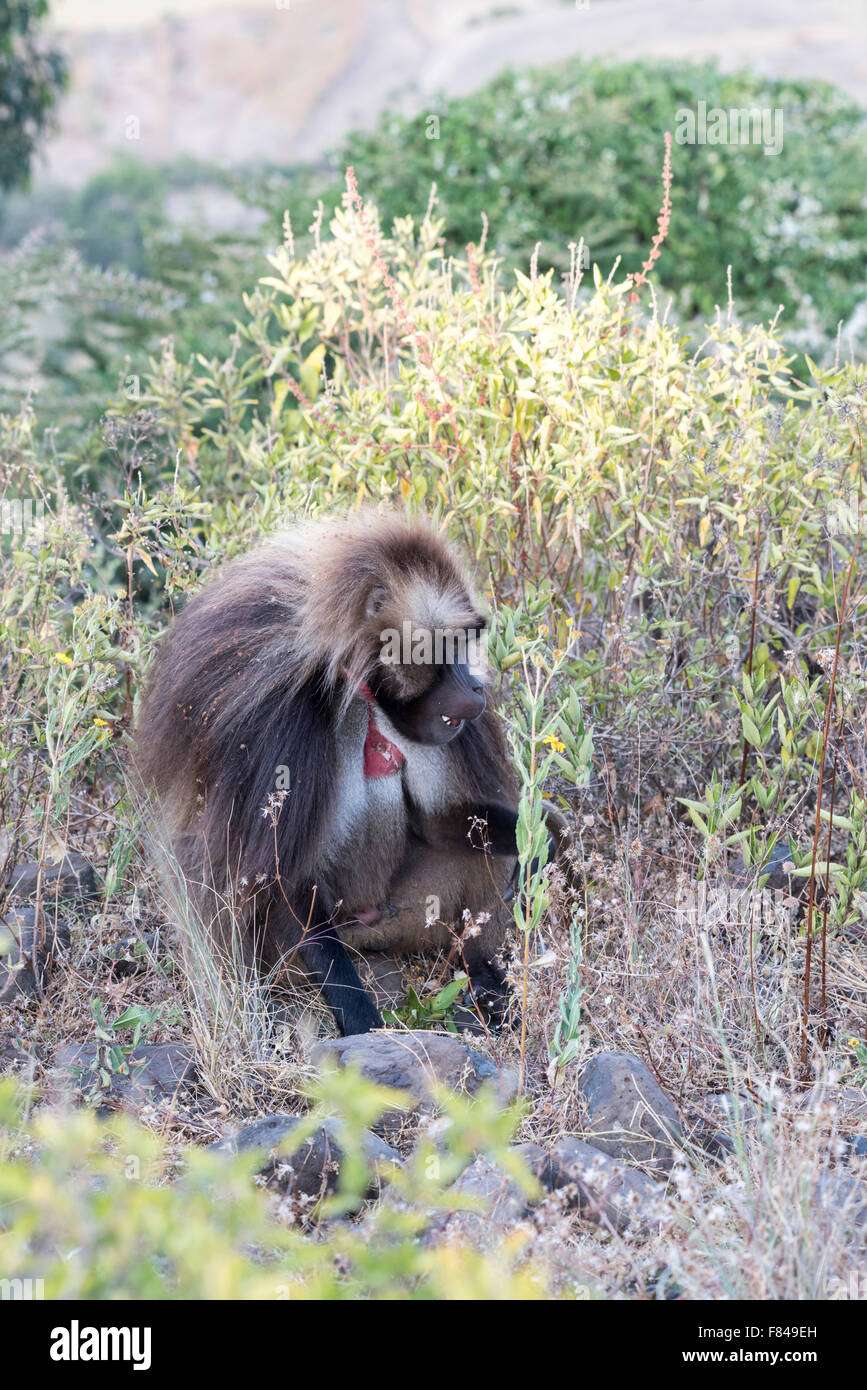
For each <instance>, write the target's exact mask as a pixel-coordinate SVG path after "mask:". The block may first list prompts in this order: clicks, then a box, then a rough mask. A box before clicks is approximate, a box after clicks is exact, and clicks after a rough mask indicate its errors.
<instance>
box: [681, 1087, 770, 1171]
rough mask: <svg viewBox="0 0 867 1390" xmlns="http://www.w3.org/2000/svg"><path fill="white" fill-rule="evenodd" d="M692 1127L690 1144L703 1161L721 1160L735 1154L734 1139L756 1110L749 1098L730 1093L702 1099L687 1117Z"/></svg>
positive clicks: (753, 1118) (755, 1116) (752, 1119)
mask: <svg viewBox="0 0 867 1390" xmlns="http://www.w3.org/2000/svg"><path fill="white" fill-rule="evenodd" d="M691 1118H692V1120H693V1128H692V1131H691V1133H690V1141H691V1143H693V1144H694V1145H695V1146H696V1148H698V1149H700V1150H701V1151H702V1152H703V1153H704V1155H705V1157H706V1158H724V1157H725V1156H726V1154H730V1153H734V1152H735V1142H734V1136H735V1134H736V1133H737V1131H738V1129H740V1130H741V1131H743V1130H745V1129H746V1128H747V1127H748V1126H750V1125H754V1124H755V1123H756V1121H757V1120H758V1118H759V1109H758V1106H757V1105H756V1103H755V1101H753V1100H751V1099H750V1098H749V1096H737V1097H736V1096H735V1095H734V1094H733V1093H732V1092H729V1091H723V1092H720V1093H719V1094H713V1095H707V1096H703V1097H702V1099H701V1100H699V1101H696V1102H695V1108H694V1110H693V1112H692V1116H691Z"/></svg>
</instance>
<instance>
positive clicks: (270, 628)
mask: <svg viewBox="0 0 867 1390" xmlns="http://www.w3.org/2000/svg"><path fill="white" fill-rule="evenodd" d="M406 620H409V621H410V622H411V624H412V626H413V629H414V630H427V631H433V630H435V629H438V628H449V629H455V628H467V629H475V628H477V627H478V626H480V625H481V624H483V621H484V620H483V618H482V616H481V614H480V612H479V607H478V604H477V603H476V601H475V599H474V598H473V596H472V593H471V590H470V587H469V585H468V582H467V580H466V578H465V576H464V574H463V571H462V569H461V566H460V564H459V563H458V561H457V560H456V558H455V556H454V554H453V552H452V551H451V549H450V548H449V547H448V546H447V545H446V544H445V543H444V541H443V540H442V538H441V537H440V536H439V535H437V534H436V532H434V531H433V530H432V529H431V528H430V527H429V526H427V525H423V524H420V523H417V522H412V523H410V522H408V521H407V520H405V519H404V518H402V517H400V516H397V515H394V514H391V515H386V516H381V515H375V514H370V513H367V514H362V515H360V516H354V517H352V518H349V519H345V520H336V521H335V520H333V519H332V520H330V521H327V522H324V523H316V524H305V525H302V526H299V527H297V528H296V529H294V530H292V531H289V532H286V533H285V534H283V535H280V536H278V537H276V538H275V539H274V540H273V541H271V542H269V543H268V544H266V545H264V546H262V547H261V549H259V550H257V551H255V552H254V553H251V554H249V555H247V556H245V557H243V558H241V559H238V560H235V561H233V562H232V563H230V564H229V565H227V566H226V568H225V570H224V571H223V573H222V574H221V575H220V576H219V577H218V578H216V579H215V580H213V581H212V582H211V583H209V584H208V585H207V586H206V587H205V588H204V589H203V590H202V591H201V592H200V593H199V594H198V595H197V596H196V597H195V598H194V599H193V600H192V601H191V602H190V603H189V604H188V605H187V607H186V608H185V609H184V610H183V611H182V612H181V614H180V615H179V616H178V617H177V618H176V619H175V621H174V623H173V624H172V626H171V628H170V629H169V631H168V633H167V635H166V637H165V638H164V639H163V642H162V644H161V647H160V650H159V653H158V655H157V659H156V662H155V665H154V668H153V671H152V674H151V677H150V681H149V683H148V686H147V689H146V692H145V697H144V701H143V704H142V709H141V714H140V718H139V723H138V734H137V742H136V750H137V753H136V762H137V767H138V770H139V773H140V775H141V778H142V781H143V783H144V785H145V786H146V787H147V788H148V789H149V790H150V791H152V792H154V793H155V794H156V796H157V798H158V801H159V803H160V805H161V807H162V810H163V813H164V815H165V817H166V820H167V824H168V829H169V834H170V837H171V840H172V842H173V845H174V848H175V853H176V854H177V857H178V861H179V863H180V866H181V868H182V870H183V873H184V875H185V877H186V880H187V882H188V884H189V885H190V887H191V889H192V890H193V894H194V896H195V899H196V901H197V903H198V904H200V908H201V911H202V912H203V914H204V916H205V919H206V921H207V922H208V925H209V926H210V928H211V930H213V931H214V932H215V934H217V935H218V936H225V933H226V932H227V931H228V930H229V929H230V928H231V925H232V924H233V923H234V922H240V924H241V926H242V928H243V929H244V932H245V933H246V935H247V938H248V940H249V941H250V942H251V943H252V944H254V948H255V952H256V954H257V956H258V957H259V958H260V959H262V960H263V961H264V962H265V963H266V964H274V963H276V962H277V961H279V960H280V959H281V957H284V956H285V955H286V953H287V952H294V951H297V952H298V953H299V955H300V957H301V960H302V962H303V964H304V965H305V967H306V968H307V969H308V970H309V971H311V972H312V973H313V975H314V976H315V977H316V978H317V979H319V981H320V983H321V984H322V986H323V988H324V992H325V996H326V999H327V1000H328V1002H329V1003H330V1004H331V1006H332V1008H334V1010H335V1014H336V1017H337V1020H338V1023H339V1025H340V1026H341V1028H343V1029H344V1031H345V1030H347V1029H349V1030H350V1031H361V1030H363V1029H364V1028H367V1027H373V1026H376V1025H377V1024H378V1022H379V1018H378V1015H377V1014H376V1012H375V1009H374V1008H373V1005H372V1004H371V1003H370V1001H369V1000H367V997H366V996H364V994H363V990H362V987H361V985H360V982H359V981H358V977H357V975H356V974H355V971H354V969H353V967H352V965H351V962H349V960H348V957H347V956H346V950H345V946H346V944H347V943H348V944H349V946H350V948H351V947H352V946H353V945H354V946H357V947H358V948H359V949H360V948H362V947H367V946H378V947H381V948H382V949H386V948H388V949H409V950H418V949H420V948H421V947H424V946H428V945H429V946H430V947H432V948H433V947H438V946H440V945H442V944H443V942H444V941H447V940H449V937H450V928H451V926H452V925H453V924H454V923H455V922H458V923H460V920H461V911H462V909H463V908H468V909H469V910H470V911H472V912H474V913H478V912H480V911H482V910H487V911H489V912H490V913H491V920H490V922H489V923H488V924H487V927H486V929H485V931H484V933H483V934H482V935H481V936H477V937H474V938H473V940H472V941H471V942H470V943H469V944H468V946H467V951H468V953H469V957H471V960H470V964H471V973H472V972H473V970H475V972H476V973H477V975H478V980H479V984H480V986H481V987H482V988H487V989H488V990H489V991H494V992H496V990H497V989H498V988H499V984H500V983H501V979H502V977H501V975H500V974H499V972H498V971H497V968H496V966H495V965H494V964H493V963H492V956H493V953H494V951H495V950H496V949H497V947H498V946H499V944H500V943H501V941H502V936H503V932H504V930H505V925H506V922H507V920H508V916H509V912H508V910H507V909H506V908H505V907H504V905H503V903H502V896H501V892H500V890H501V889H502V888H503V887H504V886H505V884H506V883H507V881H508V878H509V873H510V871H511V868H512V866H513V864H514V855H515V840H514V825H515V813H514V808H515V804H516V795H515V787H514V781H513V776H512V773H511V770H510V766H509V760H508V757H507V754H506V750H505V746H504V740H503V735H502V730H501V727H500V724H499V721H498V719H497V717H496V716H495V715H494V714H493V713H492V712H490V711H489V710H486V711H485V712H484V713H483V714H482V715H481V717H479V718H477V719H474V720H473V722H469V720H468V721H467V722H465V723H463V724H462V725H461V728H460V732H459V733H458V734H457V736H456V737H454V738H452V741H450V742H446V743H443V744H441V746H432V745H431V744H430V743H429V742H421V743H419V742H415V741H413V739H412V738H408V737H406V736H405V735H401V733H400V731H399V723H400V720H399V717H398V716H399V715H402V713H403V711H404V710H408V711H412V710H413V709H415V708H416V707H419V708H426V704H425V702H426V701H428V702H429V701H430V700H431V699H432V698H433V697H434V694H435V687H436V681H437V679H438V673H437V672H436V671H434V670H432V669H431V667H430V666H417V665H413V664H407V665H397V666H393V665H383V664H382V663H381V660H380V657H381V650H382V638H381V633H382V632H383V630H385V629H388V628H394V629H396V630H398V631H400V630H401V626H402V624H403V623H404V621H406ZM473 679H475V677H473ZM363 682H364V683H367V684H368V685H370V686H373V687H374V688H375V690H376V693H377V706H376V710H375V715H376V723H377V728H378V729H380V730H382V732H383V733H384V734H385V735H386V736H387V737H388V739H389V740H391V741H392V743H393V744H395V745H396V746H397V747H398V748H399V749H400V751H401V753H403V755H404V758H405V762H404V765H403V767H402V768H401V771H400V774H399V775H392V776H387V777H381V778H378V779H374V780H365V778H364V776H363V774H362V771H361V764H362V749H363V744H364V737H365V732H366V730H367V720H368V717H369V710H368V705H367V701H366V700H365V698H364V697H363V695H361V694H360V693H359V687H360V685H361V684H362V683H363ZM474 688H475V689H478V687H474ZM432 692H433V693H432ZM380 702H382V703H380ZM383 705H387V707H388V709H389V711H390V712H391V717H392V718H393V719H394V720H395V721H396V722H395V724H394V725H393V724H392V723H391V722H390V719H389V717H388V716H387V715H386V713H385V711H384V708H383ZM437 727H438V728H439V729H440V733H441V734H442V733H443V730H442V728H441V727H440V726H439V725H437ZM443 736H444V737H448V735H447V734H446V735H443ZM281 769H282V770H286V769H288V775H289V779H290V788H289V790H288V792H285V791H279V790H277V788H278V786H279V785H280V782H279V775H280V771H281ZM269 807H270V810H269ZM474 821H483V822H485V823H486V825H487V832H486V839H487V842H488V848H489V849H490V850H491V851H492V852H493V853H494V854H497V855H500V856H501V858H500V860H499V862H498V863H497V864H496V865H495V864H494V863H493V861H491V859H490V858H489V856H488V855H487V854H485V855H481V854H479V853H478V852H477V851H478V847H479V844H480V840H479V835H478V832H476V835H475V839H474V840H472V841H471V838H470V836H471V831H472V826H473V823H474ZM474 847H475V850H476V852H475V853H474ZM450 861H451V867H450ZM434 880H436V881H434ZM395 900H396V901H395ZM414 904H416V906H414ZM432 904H433V908H435V909H436V910H435V911H434V912H433V916H434V917H436V918H437V919H438V921H439V924H440V925H439V926H438V927H433V928H431V927H429V926H428V927H426V926H425V920H426V918H428V919H429V918H430V916H431V911H432ZM356 914H358V915H356ZM377 914H378V915H377ZM443 924H445V925H443ZM341 953H342V954H341ZM362 1000H363V1001H364V1002H362Z"/></svg>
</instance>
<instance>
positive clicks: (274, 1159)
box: [208, 1115, 401, 1199]
mask: <svg viewBox="0 0 867 1390" xmlns="http://www.w3.org/2000/svg"><path fill="white" fill-rule="evenodd" d="M300 1123H301V1120H300V1118H299V1116H297V1115H266V1116H263V1118H262V1119H260V1120H254V1121H253V1122H252V1123H251V1124H249V1125H245V1126H244V1128H243V1129H241V1130H239V1131H238V1133H237V1134H234V1135H230V1136H229V1137H228V1138H226V1139H221V1140H219V1141H218V1142H217V1143H216V1144H209V1145H208V1148H209V1149H211V1150H212V1151H213V1152H215V1153H225V1154H238V1153H246V1152H249V1151H250V1150H251V1149H268V1150H270V1157H269V1159H268V1161H267V1163H266V1164H265V1165H264V1167H262V1168H260V1169H259V1174H260V1176H261V1177H262V1178H263V1179H264V1180H265V1181H266V1183H267V1184H268V1186H269V1187H274V1188H276V1189H277V1190H278V1191H280V1192H282V1193H284V1194H286V1195H289V1196H295V1197H314V1198H316V1199H319V1198H322V1197H325V1196H327V1195H328V1194H329V1193H331V1192H333V1191H334V1189H335V1188H336V1187H337V1180H338V1177H339V1174H340V1164H341V1162H342V1161H343V1149H342V1147H341V1142H340V1126H339V1125H338V1123H337V1121H336V1120H331V1119H327V1120H324V1121H323V1123H322V1124H321V1125H320V1126H319V1128H318V1129H316V1130H315V1131H314V1132H313V1134H312V1135H310V1136H309V1137H308V1138H307V1139H305V1140H304V1141H303V1143H302V1144H301V1145H300V1146H299V1147H298V1148H297V1149H295V1151H294V1152H293V1151H292V1144H291V1138H292V1135H293V1134H294V1132H295V1130H296V1129H297V1128H298V1126H299V1124H300ZM362 1147H363V1152H364V1157H365V1159H366V1160H367V1162H368V1165H369V1167H370V1172H371V1184H370V1188H369V1189H368V1195H369V1196H372V1195H374V1194H375V1193H376V1192H377V1191H378V1190H379V1185H380V1178H381V1177H382V1176H383V1175H384V1174H386V1173H387V1172H388V1170H389V1169H390V1168H393V1167H396V1166H399V1165H400V1162H401V1158H400V1154H399V1153H398V1152H397V1150H396V1149H393V1148H392V1147H391V1145H390V1144H386V1143H385V1142H384V1140H382V1139H380V1138H379V1137H378V1136H377V1135H375V1134H371V1133H369V1132H367V1133H365V1135H364V1137H363V1141H362Z"/></svg>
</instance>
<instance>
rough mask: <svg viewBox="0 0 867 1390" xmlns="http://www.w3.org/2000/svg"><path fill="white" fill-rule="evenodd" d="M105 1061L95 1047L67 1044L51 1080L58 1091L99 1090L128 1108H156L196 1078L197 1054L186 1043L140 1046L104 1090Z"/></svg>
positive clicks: (54, 1068)
mask: <svg viewBox="0 0 867 1390" xmlns="http://www.w3.org/2000/svg"><path fill="white" fill-rule="evenodd" d="M101 1060H102V1058H101V1056H100V1054H99V1053H98V1051H97V1048H96V1047H95V1046H94V1044H93V1043H68V1044H66V1045H65V1046H63V1047H61V1048H58V1050H57V1052H56V1053H55V1056H54V1066H53V1075H52V1080H53V1082H54V1087H55V1089H56V1090H58V1091H65V1092H67V1093H69V1092H70V1091H74V1090H79V1091H85V1092H89V1091H91V1090H97V1089H98V1090H100V1091H101V1092H102V1093H103V1094H104V1096H105V1098H106V1099H107V1100H108V1099H113V1100H115V1101H117V1102H118V1103H119V1104H123V1105H126V1106H141V1105H153V1104H155V1103H156V1102H158V1101H161V1100H166V1099H171V1098H172V1097H173V1096H175V1095H176V1094H178V1092H180V1091H182V1090H183V1089H184V1087H186V1086H189V1085H191V1084H192V1083H193V1081H194V1080H195V1076H196V1063H195V1054H194V1052H193V1049H192V1048H191V1047H187V1046H186V1044H184V1043H177V1042H167V1043H141V1044H140V1045H139V1046H138V1047H136V1048H134V1049H133V1051H132V1052H130V1053H129V1054H128V1056H127V1058H126V1066H127V1068H128V1070H126V1071H123V1072H112V1073H110V1074H109V1078H110V1079H109V1084H108V1086H105V1087H103V1086H102V1078H101V1073H100V1069H99V1063H100V1062H101Z"/></svg>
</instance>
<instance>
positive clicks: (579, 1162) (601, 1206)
mask: <svg viewBox="0 0 867 1390" xmlns="http://www.w3.org/2000/svg"><path fill="white" fill-rule="evenodd" d="M548 1160H549V1162H548V1168H547V1171H543V1174H542V1181H543V1182H544V1184H545V1186H546V1187H548V1188H549V1189H550V1190H551V1191H552V1192H557V1191H560V1190H561V1189H564V1188H568V1189H571V1191H570V1195H569V1203H570V1205H571V1206H572V1207H574V1208H575V1210H576V1211H577V1212H578V1214H579V1215H580V1216H582V1217H583V1218H584V1219H585V1220H587V1221H593V1222H595V1223H596V1224H597V1225H601V1226H606V1227H612V1226H613V1227H614V1229H615V1230H617V1231H625V1230H628V1229H629V1228H633V1229H634V1230H636V1231H641V1232H645V1231H647V1230H649V1229H650V1228H651V1227H652V1226H653V1225H654V1224H656V1223H658V1220H659V1217H660V1214H661V1203H662V1201H663V1198H664V1194H665V1189H664V1187H663V1186H662V1184H661V1183H658V1182H656V1181H655V1179H653V1178H651V1177H650V1176H649V1175H648V1174H647V1173H643V1172H641V1171H640V1170H638V1169H636V1168H628V1167H627V1166H626V1164H624V1163H618V1162H617V1161H616V1160H615V1159H613V1158H611V1157H610V1155H609V1154H607V1153H603V1152H602V1151H601V1150H600V1149H597V1148H594V1147H593V1146H592V1145H590V1144H585V1143H584V1142H583V1140H581V1139H574V1138H570V1137H567V1138H564V1139H560V1140H558V1141H557V1143H556V1144H555V1145H554V1146H553V1147H552V1148H551V1149H550V1150H549V1152H548Z"/></svg>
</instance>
